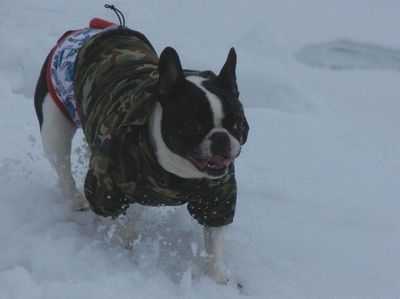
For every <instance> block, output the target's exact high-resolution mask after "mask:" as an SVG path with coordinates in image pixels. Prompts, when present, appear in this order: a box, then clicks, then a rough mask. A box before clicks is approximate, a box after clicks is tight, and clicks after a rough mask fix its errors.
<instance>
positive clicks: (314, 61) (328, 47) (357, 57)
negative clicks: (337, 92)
mask: <svg viewBox="0 0 400 299" xmlns="http://www.w3.org/2000/svg"><path fill="white" fill-rule="evenodd" d="M295 57H296V58H297V60H298V61H300V62H301V63H303V64H306V65H309V66H312V67H319V68H325V69H333V70H354V69H368V70H389V71H400V49H395V48H387V47H383V46H380V45H376V44H372V43H366V42H359V41H355V40H349V39H341V40H334V41H331V42H327V43H320V44H311V45H307V46H305V47H303V48H302V49H301V50H300V51H299V52H297V53H296V55H295Z"/></svg>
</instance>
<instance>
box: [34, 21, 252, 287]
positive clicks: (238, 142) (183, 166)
mask: <svg viewBox="0 0 400 299" xmlns="http://www.w3.org/2000/svg"><path fill="white" fill-rule="evenodd" d="M235 69H236V53H235V50H234V49H233V48H232V49H231V50H230V51H229V54H228V57H227V59H226V61H225V64H224V65H223V67H222V69H221V71H220V72H219V74H218V75H216V74H214V73H213V72H211V71H196V70H184V69H182V66H181V63H180V60H179V57H178V54H177V53H176V51H175V50H174V49H173V48H171V47H167V48H165V49H164V50H163V51H162V53H161V55H160V57H158V55H157V54H156V51H155V50H154V48H153V46H152V45H151V43H150V42H149V41H148V40H147V38H146V37H145V36H144V35H143V34H142V33H140V32H138V31H135V30H131V29H129V28H127V27H125V26H117V25H115V24H112V23H110V22H107V21H105V20H101V19H94V20H92V22H91V23H90V26H89V27H88V28H84V29H80V30H73V31H68V32H67V33H65V34H64V35H63V36H62V37H61V38H60V39H59V41H58V42H57V44H56V46H55V47H54V48H53V49H52V51H51V52H50V53H49V55H48V57H47V58H46V60H45V62H44V64H43V68H42V71H41V73H40V76H39V80H38V83H37V87H36V92H35V109H36V114H37V117H38V120H39V124H40V129H41V135H42V140H43V148H44V151H45V153H46V155H47V157H48V159H49V161H50V163H51V165H52V166H53V167H54V169H55V170H56V172H57V174H58V187H59V189H60V191H61V193H62V195H63V197H64V198H65V199H66V200H68V201H69V202H70V203H71V204H72V207H73V209H74V210H84V209H86V208H88V206H90V208H91V209H92V210H93V211H94V212H95V213H96V214H98V215H100V216H101V217H103V219H104V221H105V222H106V223H109V224H110V225H117V233H118V234H119V235H120V236H121V237H122V238H125V239H126V240H127V241H128V242H131V241H132V240H130V239H131V238H133V235H134V233H133V232H134V230H133V228H131V227H128V226H127V225H125V224H124V223H127V222H124V221H123V219H124V217H126V216H124V215H125V212H126V209H127V208H128V206H129V205H130V204H132V203H139V204H142V205H151V206H162V205H182V204H187V209H188V211H189V213H190V215H192V217H194V219H196V220H197V221H198V222H199V223H200V224H201V225H203V226H204V242H205V249H206V252H207V253H208V255H209V259H208V262H207V275H208V276H209V277H211V278H213V279H214V280H215V281H217V282H218V283H222V284H224V283H226V282H227V281H228V277H227V275H226V274H225V273H224V272H223V271H222V269H221V267H220V265H219V263H220V259H221V258H222V253H221V239H220V234H221V232H222V231H223V229H224V227H226V226H227V225H229V224H230V223H232V221H233V217H234V213H235V204H236V194H237V187H236V180H235V169H234V160H235V159H236V158H237V157H238V156H239V153H240V151H241V147H242V145H243V144H244V143H245V142H246V139H247V135H248V131H249V126H248V123H247V121H246V118H245V115H244V110H243V106H242V104H241V103H240V101H239V90H238V87H237V83H236V74H235ZM78 128H82V129H83V132H84V135H85V138H86V140H87V143H88V146H89V150H90V155H91V157H90V163H89V170H88V173H87V175H86V179H85V184H84V193H85V196H83V195H81V193H80V192H79V191H78V190H77V188H76V185H75V181H74V179H73V176H72V174H71V166H70V162H71V160H70V154H71V140H72V138H73V136H74V134H75V132H76V130H77V129H78Z"/></svg>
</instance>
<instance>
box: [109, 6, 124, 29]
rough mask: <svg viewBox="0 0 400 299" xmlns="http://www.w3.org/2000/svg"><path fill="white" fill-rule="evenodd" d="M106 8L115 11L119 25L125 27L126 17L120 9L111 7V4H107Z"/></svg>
mask: <svg viewBox="0 0 400 299" xmlns="http://www.w3.org/2000/svg"><path fill="white" fill-rule="evenodd" d="M104 7H105V8H109V9H111V10H112V11H114V12H115V14H116V15H117V17H118V21H119V25H120V26H122V27H125V17H124V14H123V13H122V12H121V11H120V10H119V9H118V8H116V7H115V6H114V5H111V4H106V5H104Z"/></svg>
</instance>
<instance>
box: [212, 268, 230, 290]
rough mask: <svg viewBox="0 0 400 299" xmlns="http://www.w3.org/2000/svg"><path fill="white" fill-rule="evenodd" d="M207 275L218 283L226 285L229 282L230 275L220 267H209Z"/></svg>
mask: <svg viewBox="0 0 400 299" xmlns="http://www.w3.org/2000/svg"><path fill="white" fill-rule="evenodd" d="M206 274H207V276H208V277H210V278H211V279H212V280H214V281H215V282H216V283H218V284H221V285H226V284H227V283H228V282H229V280H230V279H229V276H228V275H227V274H226V273H225V271H222V270H221V269H220V268H219V267H216V266H210V267H208V269H207V273H206Z"/></svg>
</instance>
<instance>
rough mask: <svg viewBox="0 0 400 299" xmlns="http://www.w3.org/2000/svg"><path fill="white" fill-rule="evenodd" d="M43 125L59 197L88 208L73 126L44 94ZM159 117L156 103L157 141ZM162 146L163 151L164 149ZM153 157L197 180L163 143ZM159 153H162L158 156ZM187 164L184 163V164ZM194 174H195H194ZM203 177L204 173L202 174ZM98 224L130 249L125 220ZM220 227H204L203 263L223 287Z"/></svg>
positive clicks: (129, 230) (131, 236) (154, 129)
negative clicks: (75, 171) (75, 164)
mask: <svg viewBox="0 0 400 299" xmlns="http://www.w3.org/2000/svg"><path fill="white" fill-rule="evenodd" d="M160 109H161V110H160ZM42 110H43V124H42V128H41V135H42V142H43V148H44V151H45V153H46V155H47V158H48V160H49V161H50V163H51V165H52V167H53V168H54V169H55V170H56V172H57V175H58V186H59V188H60V191H61V194H62V196H63V197H64V198H65V199H66V200H68V201H69V202H70V203H71V204H72V207H73V209H74V210H84V209H87V208H88V203H87V201H86V199H85V198H84V196H83V195H82V194H81V193H80V192H79V191H78V190H77V188H76V184H75V181H74V178H73V176H72V172H71V143H72V138H73V136H74V134H75V132H76V127H75V126H74V124H72V123H71V122H70V121H69V120H68V119H67V118H66V117H65V116H64V114H63V113H62V112H61V110H60V109H59V108H58V107H57V105H56V104H55V103H54V101H53V99H52V98H51V96H50V95H49V94H47V95H46V97H45V99H44V103H43V107H42ZM161 117H162V108H161V105H159V104H157V105H156V107H155V109H154V112H153V116H152V120H153V121H152V126H151V130H150V131H151V133H152V134H153V138H154V140H155V141H157V142H158V141H159V140H162V138H161ZM164 146H165V148H164ZM157 149H158V150H157V157H158V159H159V162H160V164H161V165H162V166H163V167H164V168H165V169H166V170H167V171H171V172H173V173H175V174H177V175H180V176H182V177H190V178H193V177H200V175H199V173H200V171H198V170H197V169H196V168H195V167H194V166H193V165H191V166H190V165H189V164H188V163H190V162H189V161H187V160H185V159H183V158H181V157H179V156H177V155H175V154H173V153H172V152H168V151H169V150H168V148H167V147H166V145H165V144H164V143H163V142H161V143H160V142H158V143H157ZM161 153H162V154H161ZM186 161H187V163H186ZM197 172H198V173H197ZM202 177H204V174H203V175H202ZM101 219H102V222H103V223H104V224H105V225H107V226H108V227H109V228H110V229H113V230H114V231H115V234H117V235H118V238H119V239H120V240H123V241H124V243H125V246H126V247H127V248H130V247H131V246H132V243H133V241H134V240H133V239H134V238H135V236H136V233H135V231H134V229H133V228H129V227H127V226H126V223H127V221H121V220H120V219H111V218H106V217H101ZM223 230H224V227H204V243H205V248H206V252H207V254H208V255H209V259H208V262H207V270H206V273H207V275H208V276H209V277H210V278H212V279H214V280H215V281H216V282H218V283H221V284H225V283H226V282H227V281H228V277H227V275H226V274H225V273H224V272H223V271H222V270H221V268H220V265H219V264H220V261H221V258H222V251H221V248H222V245H221V238H220V235H221V233H222V232H223Z"/></svg>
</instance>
